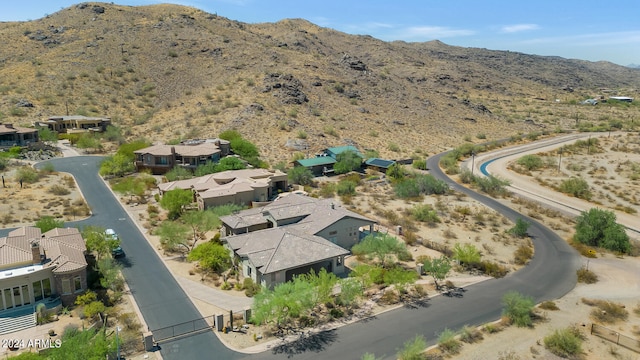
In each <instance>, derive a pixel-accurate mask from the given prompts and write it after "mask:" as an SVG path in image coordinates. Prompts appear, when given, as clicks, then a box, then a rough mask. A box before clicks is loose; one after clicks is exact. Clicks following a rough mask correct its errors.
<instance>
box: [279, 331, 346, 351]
mask: <svg viewBox="0 0 640 360" xmlns="http://www.w3.org/2000/svg"><path fill="white" fill-rule="evenodd" d="M337 337H338V335H337V334H336V331H335V330H327V331H322V332H319V333H317V334H311V335H310V334H305V333H302V334H300V337H299V338H298V339H297V340H295V341H293V342H290V343H285V344H282V345H278V346H276V347H274V348H273V350H272V352H273V354H275V355H279V354H286V355H287V357H292V356H294V355H297V354H302V353H305V352H320V351H323V350H324V349H325V347H326V346H327V345H330V344H332V343H333V342H335V341H336V338H337Z"/></svg>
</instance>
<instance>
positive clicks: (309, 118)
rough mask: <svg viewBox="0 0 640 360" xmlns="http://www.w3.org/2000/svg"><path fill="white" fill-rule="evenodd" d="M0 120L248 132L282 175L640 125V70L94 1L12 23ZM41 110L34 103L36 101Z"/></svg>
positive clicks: (162, 136)
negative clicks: (325, 156) (324, 160)
mask: <svg viewBox="0 0 640 360" xmlns="http://www.w3.org/2000/svg"><path fill="white" fill-rule="evenodd" d="M0 36H1V37H2V39H3V41H2V42H1V43H0V121H2V122H8V123H14V124H16V125H30V124H31V123H32V122H33V121H35V120H37V119H43V118H46V117H48V116H51V115H64V114H71V115H73V114H80V115H89V116H94V115H95V116H108V117H111V118H112V119H113V122H114V124H116V125H117V126H119V127H120V128H122V129H123V132H124V134H125V136H126V138H127V139H129V140H131V139H137V138H140V137H145V138H146V139H147V140H150V141H168V140H175V139H179V138H194V137H198V138H202V137H210V136H216V135H217V134H219V133H220V132H222V131H224V130H228V129H236V130H238V131H239V132H240V133H241V134H243V136H244V137H246V138H247V139H248V140H250V141H252V142H254V143H255V144H257V145H258V146H259V147H260V150H261V154H262V155H263V157H264V159H265V160H266V161H268V162H270V163H272V164H274V163H276V162H279V161H287V160H290V159H291V157H292V154H293V153H294V152H296V151H302V152H303V153H304V154H305V155H313V153H315V152H316V151H317V150H319V149H321V148H323V147H327V146H337V145H343V144H355V145H358V146H360V147H361V148H365V149H375V150H377V151H378V152H379V153H380V155H381V156H385V157H391V158H401V157H410V156H413V157H423V156H425V155H426V154H433V153H435V152H439V151H442V150H444V149H446V148H450V147H453V146H456V145H458V144H460V143H461V142H463V141H474V142H480V141H487V140H491V139H496V138H502V137H507V136H511V135H513V134H516V133H528V132H532V131H545V130H546V131H554V130H556V129H558V128H559V127H562V128H565V129H566V128H570V127H574V126H576V124H577V123H578V122H581V123H585V122H587V123H588V122H592V123H593V124H599V123H605V124H606V123H609V122H611V121H622V122H624V123H625V124H627V123H629V122H632V121H633V119H634V118H638V114H639V107H638V106H636V104H635V103H634V104H631V105H627V104H624V105H619V104H618V105H615V106H614V105H611V104H599V105H597V106H586V105H579V102H580V101H582V100H584V99H586V98H589V97H592V96H595V95H598V94H604V95H606V96H609V95H611V94H617V95H623V96H636V95H637V89H638V88H640V70H638V69H631V68H625V67H621V66H617V65H614V64H612V63H606V62H598V63H593V62H587V61H579V60H567V59H562V58H559V57H541V56H533V55H526V54H521V53H515V52H508V51H491V50H486V49H476V48H461V47H453V46H448V45H446V44H443V43H441V42H439V41H432V42H425V43H405V42H383V41H380V40H377V39H374V38H372V37H370V36H354V35H348V34H344V33H341V32H338V31H335V30H332V29H328V28H322V27H319V26H316V25H314V24H311V23H309V22H307V21H305V20H300V19H289V20H282V21H279V22H277V23H264V24H245V23H241V22H238V21H233V20H230V19H227V18H224V17H222V16H218V15H215V14H209V13H206V12H203V11H200V10H197V9H195V8H190V7H183V6H177V5H153V6H141V7H130V6H118V5H111V4H106V3H82V4H78V5H74V6H71V7H68V8H65V9H62V10H60V11H59V12H56V13H55V14H50V15H47V16H45V17H44V18H42V19H38V20H33V21H27V22H5V23H0ZM29 105H32V106H29Z"/></svg>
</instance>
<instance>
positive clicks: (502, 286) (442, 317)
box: [51, 155, 579, 360]
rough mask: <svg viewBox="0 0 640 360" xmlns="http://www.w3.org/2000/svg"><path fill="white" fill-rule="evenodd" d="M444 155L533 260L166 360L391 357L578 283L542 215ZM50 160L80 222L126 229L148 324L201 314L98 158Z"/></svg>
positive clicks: (187, 349) (570, 256)
mask: <svg viewBox="0 0 640 360" xmlns="http://www.w3.org/2000/svg"><path fill="white" fill-rule="evenodd" d="M439 158H440V155H437V156H435V157H433V158H431V159H429V161H428V167H429V169H431V170H430V172H431V174H433V175H434V176H436V177H437V178H440V179H443V180H445V181H447V182H448V183H449V184H450V186H451V187H452V188H454V189H455V190H456V191H460V192H464V193H465V194H467V195H468V196H470V197H472V198H474V199H476V200H478V201H481V202H483V203H485V204H487V205H488V206H490V207H492V208H494V209H495V210H497V211H499V212H500V213H502V214H504V215H505V216H507V217H508V218H510V219H512V220H515V219H517V218H518V217H522V218H525V219H526V220H527V221H529V222H530V223H531V226H530V228H529V234H530V235H531V236H532V238H533V242H534V245H535V249H536V250H535V257H534V258H533V259H532V261H531V262H530V264H529V265H528V266H526V267H525V268H524V269H522V270H520V271H518V272H516V273H514V274H510V275H508V276H507V277H505V278H503V279H493V280H489V281H486V282H483V283H481V284H478V285H473V286H469V287H468V288H467V292H466V293H464V296H463V297H462V298H449V297H444V296H438V297H435V298H432V299H430V300H428V301H426V302H425V303H424V304H416V306H412V307H410V306H405V307H404V308H401V309H398V310H394V311H390V312H387V313H384V314H380V315H378V316H376V317H375V318H372V319H367V320H364V321H361V322H358V323H356V324H353V325H350V326H345V327H342V328H339V329H337V330H333V331H327V332H322V333H320V334H317V335H312V336H302V337H301V339H300V340H299V341H297V342H294V343H290V344H283V345H281V346H278V347H275V348H273V349H272V350H270V351H267V352H264V353H261V354H257V355H251V356H248V355H242V354H238V353H234V352H232V351H230V350H228V349H226V348H225V347H224V346H223V345H222V344H221V343H220V342H219V340H218V339H217V338H216V336H215V335H214V334H212V333H203V334H199V335H196V336H192V337H187V338H184V339H180V340H176V341H173V342H170V343H167V344H165V345H163V348H162V350H161V353H162V355H163V357H164V359H178V358H179V359H181V360H190V359H235V358H252V359H282V358H285V357H286V358H297V359H360V357H361V356H362V354H364V353H365V352H373V353H375V354H376V355H377V356H378V357H382V358H385V359H394V358H395V354H396V353H397V350H398V349H399V348H401V347H402V344H403V343H404V342H405V341H407V340H409V339H411V338H413V337H414V336H415V335H416V334H422V335H424V336H425V338H426V339H427V341H428V342H429V343H430V344H433V343H435V342H436V339H437V336H438V334H439V333H440V332H442V330H443V329H445V328H449V329H459V328H461V327H462V326H464V325H481V324H483V323H486V322H488V321H492V320H496V319H498V318H499V317H500V313H501V309H502V306H501V304H500V301H501V298H502V296H503V295H504V293H506V292H507V291H509V290H516V291H519V292H521V293H523V294H526V295H530V296H532V297H533V298H534V299H535V300H536V301H542V300H546V299H555V298H559V297H561V296H563V295H564V294H566V293H567V292H569V291H570V290H571V289H573V287H574V286H575V283H576V275H575V270H576V269H577V268H578V267H579V257H578V255H577V253H576V252H575V251H574V250H573V249H571V248H570V247H569V246H568V245H567V244H566V243H565V242H564V241H563V240H562V239H561V238H559V237H558V236H557V235H556V234H555V233H553V232H552V231H550V230H549V229H547V228H546V227H544V226H542V225H541V224H539V223H538V222H537V221H535V220H533V219H529V218H527V217H525V216H523V215H520V214H519V213H517V212H515V211H513V210H511V209H509V208H507V207H505V206H504V205H502V204H500V203H498V202H497V201H495V200H493V199H490V198H487V197H485V196H482V195H479V194H476V193H474V192H473V191H470V190H468V189H466V188H464V187H462V186H460V185H458V184H456V183H454V182H452V181H451V180H449V179H448V177H446V176H445V175H444V174H443V173H442V172H441V171H440V169H439V167H438V165H437V163H438V161H439ZM51 161H52V162H53V164H54V167H55V169H56V170H58V171H66V172H70V173H72V174H73V175H74V176H75V177H76V180H77V181H78V184H79V186H80V188H81V190H82V192H83V194H84V196H85V197H86V199H87V202H88V203H89V204H90V206H91V208H92V209H94V216H93V217H91V218H89V219H87V220H84V221H81V222H78V224H77V225H87V224H98V225H100V226H104V227H111V228H113V229H115V230H116V231H117V232H118V233H119V234H121V236H122V238H123V248H124V250H125V252H126V254H127V257H126V258H127V261H128V263H127V266H126V267H125V269H124V275H125V277H126V279H127V282H128V283H129V285H130V287H131V289H132V291H133V295H134V297H135V299H136V301H137V302H138V306H139V307H140V310H141V312H142V314H143V316H144V318H145V321H146V322H147V323H148V325H149V327H150V328H152V329H155V328H159V327H162V326H168V325H172V324H177V323H181V322H184V321H187V320H190V319H195V318H197V317H199V316H200V315H199V313H198V311H197V310H196V309H195V307H194V306H193V304H192V303H191V301H190V300H189V299H188V298H187V297H186V295H185V294H184V292H183V291H182V289H181V288H180V286H179V285H178V284H177V283H176V282H175V280H174V278H173V277H172V276H171V274H170V273H169V272H168V270H167V269H166V268H165V267H164V265H163V264H162V262H161V260H160V259H159V258H158V257H157V255H156V253H155V252H154V251H153V249H151V247H150V246H149V244H148V243H147V241H146V240H145V239H144V237H143V235H142V234H141V233H140V232H139V231H138V228H137V227H136V226H135V225H134V224H133V222H132V220H131V219H129V217H128V216H127V214H126V212H125V211H124V210H123V209H122V208H121V206H120V205H119V204H118V202H117V200H116V199H115V198H114V197H113V196H112V195H111V193H110V191H109V190H108V189H107V188H106V187H105V185H104V183H103V182H102V181H101V180H100V179H99V177H98V175H97V164H98V163H99V161H100V158H95V157H86V156H85V157H75V158H62V159H55V160H51Z"/></svg>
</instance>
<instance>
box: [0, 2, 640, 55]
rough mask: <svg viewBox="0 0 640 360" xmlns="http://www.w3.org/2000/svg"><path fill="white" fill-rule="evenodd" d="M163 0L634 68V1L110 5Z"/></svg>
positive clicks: (3, 7) (35, 5)
mask: <svg viewBox="0 0 640 360" xmlns="http://www.w3.org/2000/svg"><path fill="white" fill-rule="evenodd" d="M78 2H79V1H69V0H21V1H15V2H14V1H7V0H2V2H0V21H21V20H29V19H38V18H41V17H43V16H44V15H45V14H52V13H54V12H56V11H59V10H60V9H62V8H64V7H68V6H71V5H73V4H76V3H78ZM114 2H115V3H117V4H121V5H149V4H157V3H162V2H165V3H166V2H170V3H176V4H182V5H188V6H193V7H196V8H199V9H202V10H204V11H207V12H210V13H215V14H218V15H221V16H224V17H227V18H229V19H232V20H238V21H242V22H248V23H259V22H275V21H278V20H281V19H287V18H303V19H306V20H309V21H311V22H313V23H315V24H317V25H320V26H324V27H329V28H333V29H336V30H339V31H343V32H346V33H350V34H366V35H371V36H373V37H375V38H378V39H381V40H386V41H392V40H404V41H408V42H416V41H418V42H420V41H429V40H434V39H437V40H441V41H442V42H444V43H447V44H449V45H457V46H465V47H479V48H487V49H493V50H511V51H518V52H524V53H528V54H537V55H556V56H561V57H565V58H573V59H583V60H589V61H599V60H606V61H611V62H614V63H617V64H620V65H629V64H632V63H633V64H640V1H638V0H617V1H610V2H607V1H601V0H598V1H593V0H583V1H578V0H559V1H558V0H553V1H550V0H537V1H520V0H515V1H514V0H485V1H483V0H438V1H434V0H395V1H393V0H386V1H382V0H361V1H344V0H342V1H338V0H322V1H320V0H296V1H292V0H206V1H203V0H167V1H154V0H117V1H114Z"/></svg>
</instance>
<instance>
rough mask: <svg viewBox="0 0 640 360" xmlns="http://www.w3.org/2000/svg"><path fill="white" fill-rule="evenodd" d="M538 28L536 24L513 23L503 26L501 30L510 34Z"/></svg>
mask: <svg viewBox="0 0 640 360" xmlns="http://www.w3.org/2000/svg"><path fill="white" fill-rule="evenodd" d="M539 28H540V27H539V26H538V25H536V24H515V25H507V26H503V27H502V29H501V31H502V32H503V33H507V34H511V33H517V32H522V31H531V30H538V29H539Z"/></svg>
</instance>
